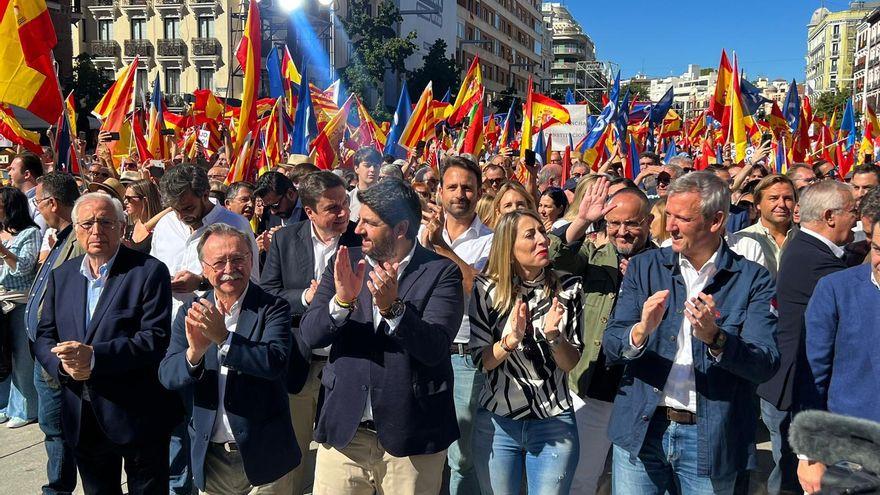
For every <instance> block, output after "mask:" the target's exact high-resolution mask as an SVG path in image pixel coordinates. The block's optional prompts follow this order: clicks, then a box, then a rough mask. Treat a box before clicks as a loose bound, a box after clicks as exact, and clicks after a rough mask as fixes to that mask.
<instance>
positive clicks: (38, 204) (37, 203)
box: [31, 196, 52, 208]
mask: <svg viewBox="0 0 880 495" xmlns="http://www.w3.org/2000/svg"><path fill="white" fill-rule="evenodd" d="M47 199H52V196H46V197H45V198H40V199H37V197H36V196H34V197H33V198H31V204H33V205H34V207H37V208H39V206H40V203H42V202H43V201H46V200H47Z"/></svg>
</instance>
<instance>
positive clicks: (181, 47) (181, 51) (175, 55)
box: [156, 39, 186, 62]
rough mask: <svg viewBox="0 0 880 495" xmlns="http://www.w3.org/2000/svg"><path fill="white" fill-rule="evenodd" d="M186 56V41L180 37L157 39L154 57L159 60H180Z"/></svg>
mask: <svg viewBox="0 0 880 495" xmlns="http://www.w3.org/2000/svg"><path fill="white" fill-rule="evenodd" d="M184 57H186V42H184V41H183V40H181V39H170V40H157V41H156V59H158V60H159V61H161V62H181V61H182V60H183V58H184Z"/></svg>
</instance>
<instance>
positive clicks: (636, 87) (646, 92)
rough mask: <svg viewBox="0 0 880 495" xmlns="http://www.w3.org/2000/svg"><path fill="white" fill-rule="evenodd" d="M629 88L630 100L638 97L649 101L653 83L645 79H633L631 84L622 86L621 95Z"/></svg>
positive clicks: (640, 99)
mask: <svg viewBox="0 0 880 495" xmlns="http://www.w3.org/2000/svg"><path fill="white" fill-rule="evenodd" d="M627 89H629V101H633V100H634V99H636V98H638V99H639V101H649V100H650V99H651V91H650V89H651V85H650V84H648V83H647V82H644V81H632V82H630V83H629V84H623V85H621V86H620V96H621V97H623V95H625V94H626V90H627Z"/></svg>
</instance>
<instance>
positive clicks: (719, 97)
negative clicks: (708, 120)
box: [709, 49, 734, 121]
mask: <svg viewBox="0 0 880 495" xmlns="http://www.w3.org/2000/svg"><path fill="white" fill-rule="evenodd" d="M733 74H734V72H733V69H732V68H731V67H730V61H729V60H728V59H727V52H725V51H724V50H723V49H722V50H721V62H719V64H718V78H717V79H716V80H715V95H714V97H713V98H712V99H711V100H710V101H709V115H711V116H712V117H714V118H715V120H718V121H720V120H721V118H722V116H723V115H724V107H725V106H726V104H727V98H726V96H727V88H728V87H729V86H730V80H731V79H733Z"/></svg>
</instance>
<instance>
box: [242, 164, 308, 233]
mask: <svg viewBox="0 0 880 495" xmlns="http://www.w3.org/2000/svg"><path fill="white" fill-rule="evenodd" d="M254 196H256V197H258V198H260V199H262V200H263V205H265V208H266V211H268V212H269V214H270V215H269V223H268V224H267V225H266V228H267V232H271V233H272V234H274V233H275V232H277V231H278V229H280V228H281V227H283V226H285V225H289V224H292V223H296V222H301V221H303V220H306V218H307V217H306V213H305V211H303V205H302V201H301V200H300V197H299V193H298V192H297V190H296V186H294V185H293V182H291V181H290V179H288V178H287V176H286V175H284V174H282V173H281V172H267V173H265V174H263V175H261V176H260V178H259V180H258V181H257V184H256V188H255V189H254ZM272 234H269V237H270V239H271V236H272Z"/></svg>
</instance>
